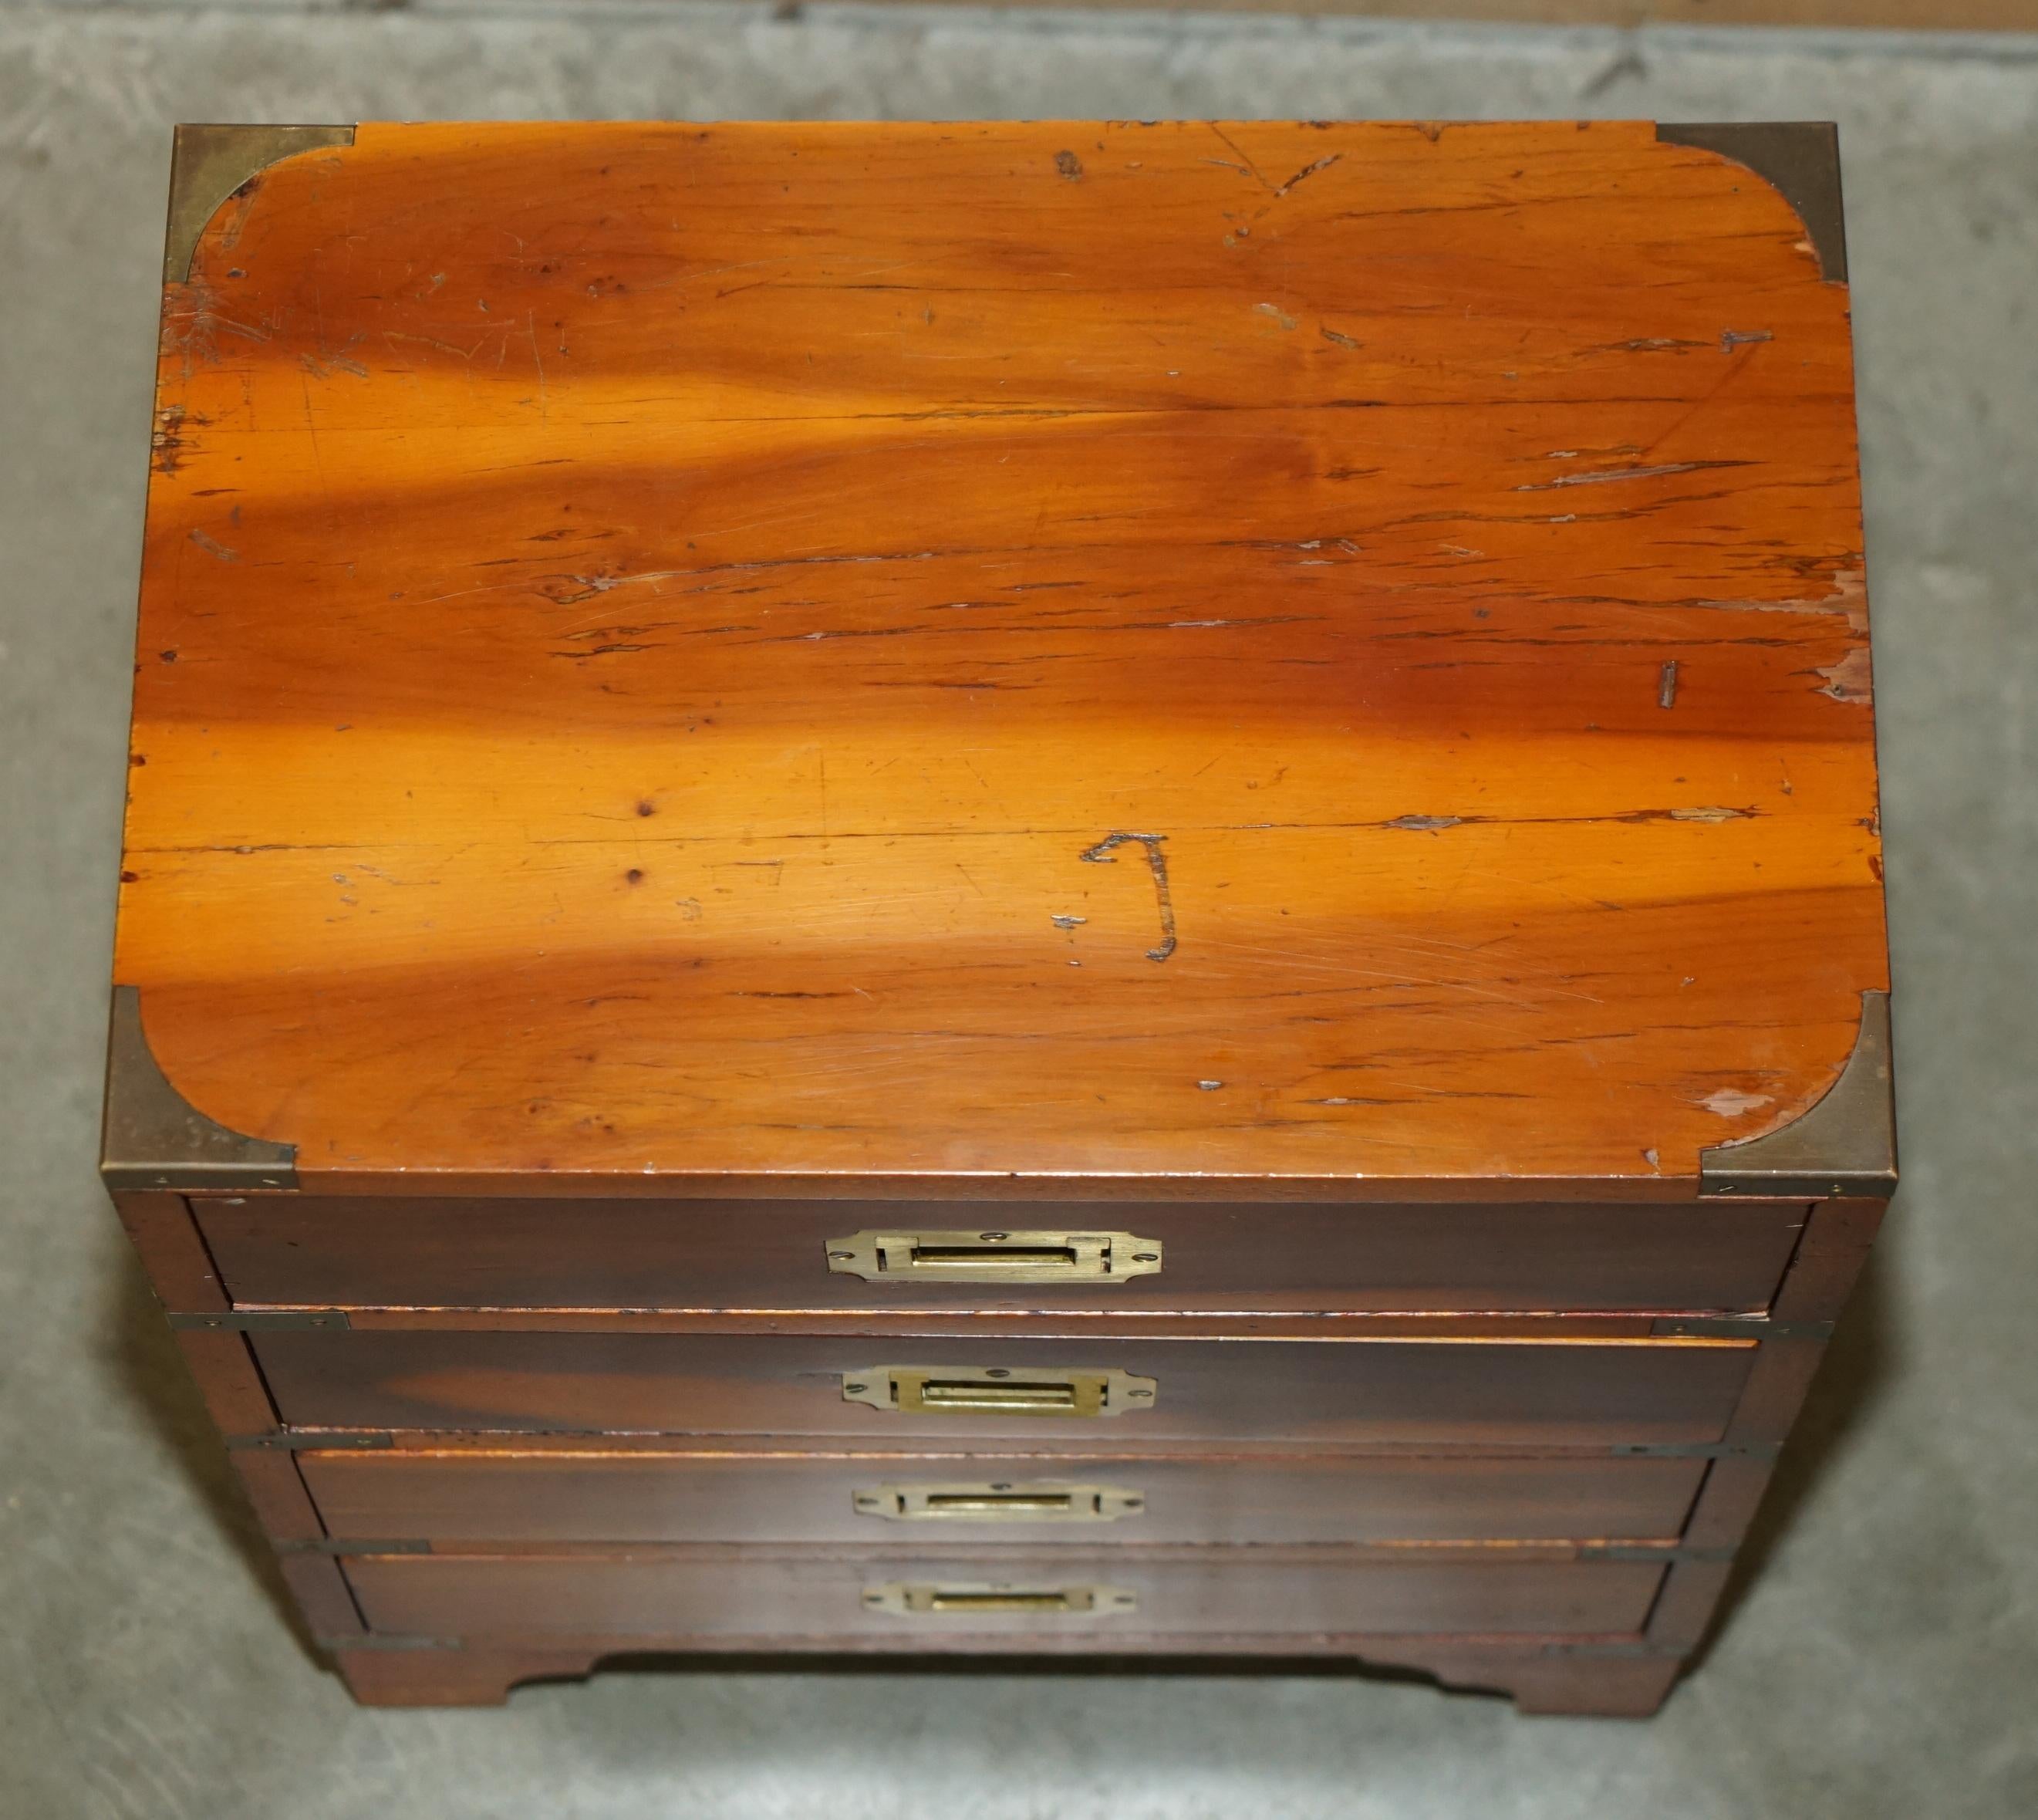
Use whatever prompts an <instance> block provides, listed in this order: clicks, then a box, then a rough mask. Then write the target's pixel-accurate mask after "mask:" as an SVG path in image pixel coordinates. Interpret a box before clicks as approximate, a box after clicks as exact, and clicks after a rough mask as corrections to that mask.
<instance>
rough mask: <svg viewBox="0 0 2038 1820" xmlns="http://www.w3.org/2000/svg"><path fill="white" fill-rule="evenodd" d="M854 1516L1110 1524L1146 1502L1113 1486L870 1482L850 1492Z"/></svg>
mask: <svg viewBox="0 0 2038 1820" xmlns="http://www.w3.org/2000/svg"><path fill="white" fill-rule="evenodd" d="M855 1502H856V1509H857V1513H858V1515H861V1516H866V1517H885V1518H888V1519H890V1520H892V1522H943V1521H945V1522H975V1523H996V1522H1028V1523H1039V1522H1049V1523H1110V1522H1116V1521H1117V1520H1118V1519H1119V1518H1120V1517H1131V1516H1137V1515H1138V1514H1139V1512H1140V1511H1143V1510H1144V1509H1146V1499H1145V1498H1144V1497H1143V1496H1142V1495H1141V1494H1140V1493H1138V1492H1127V1491H1123V1490H1121V1489H1120V1488H1119V1487H1117V1486H1116V1485H1065V1484H1013V1483H1011V1482H1010V1481H997V1482H994V1483H992V1484H959V1485H872V1486H870V1487H869V1488H868V1489H866V1490H864V1491H860V1492H857V1493H856V1495H855Z"/></svg>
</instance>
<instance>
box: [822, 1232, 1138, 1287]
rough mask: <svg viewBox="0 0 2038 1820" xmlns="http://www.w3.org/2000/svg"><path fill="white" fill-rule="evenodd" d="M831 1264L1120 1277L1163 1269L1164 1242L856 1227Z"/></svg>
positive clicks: (841, 1271) (901, 1270)
mask: <svg viewBox="0 0 2038 1820" xmlns="http://www.w3.org/2000/svg"><path fill="white" fill-rule="evenodd" d="M828 1268H829V1269H830V1270H831V1271H833V1272H835V1273H836V1274H837V1275H838V1276H860V1277H862V1279H863V1280H864V1281H865V1282H866V1283H896V1282H915V1283H1122V1282H1123V1281H1124V1280H1126V1279H1127V1277H1132V1276H1153V1274H1154V1273H1155V1272H1157V1271H1158V1270H1159V1269H1160V1268H1161V1242H1160V1241H1159V1240H1158V1239H1157V1238H1138V1237H1136V1236H1135V1235H1134V1234H1131V1233H1129V1232H1070V1231H1068V1230H1066V1229H1063V1228H1053V1229H1040V1230H1028V1231H1025V1232H960V1231H957V1232H892V1231H884V1232H878V1231H864V1232H852V1233H850V1234H849V1235H848V1236H847V1238H831V1239H830V1240H829V1241H828Z"/></svg>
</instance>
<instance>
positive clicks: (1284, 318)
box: [1252, 303, 1297, 328]
mask: <svg viewBox="0 0 2038 1820" xmlns="http://www.w3.org/2000/svg"><path fill="white" fill-rule="evenodd" d="M1252 307H1253V308H1254V309H1256V310H1257V311H1258V312H1259V313H1260V314H1261V315H1262V316H1271V317H1273V319H1274V320H1275V321H1276V322H1278V323H1279V324H1280V325H1281V326H1282V328H1295V327H1296V326H1297V324H1296V321H1295V319H1294V317H1292V316H1290V314H1289V313H1287V311H1286V310H1285V309H1282V307H1281V306H1280V305H1278V303H1256V304H1255V305H1253V306H1252Z"/></svg>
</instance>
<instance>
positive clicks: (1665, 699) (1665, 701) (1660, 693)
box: [1656, 658, 1677, 707]
mask: <svg viewBox="0 0 2038 1820" xmlns="http://www.w3.org/2000/svg"><path fill="white" fill-rule="evenodd" d="M1656 705H1657V707H1676V705H1677V660H1676V658H1671V660H1670V661H1669V662H1668V663H1666V664H1665V665H1664V666H1663V669H1662V673H1661V676H1660V677H1658V679H1657V684H1656Z"/></svg>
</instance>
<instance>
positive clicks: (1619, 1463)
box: [297, 1446, 1707, 1549]
mask: <svg viewBox="0 0 2038 1820" xmlns="http://www.w3.org/2000/svg"><path fill="white" fill-rule="evenodd" d="M297 1468H298V1469H299V1470H300V1471H301V1473H303V1475H304V1482H305V1484H307V1485H309V1488H310V1489H311V1493H312V1496H313V1497H314V1498H315V1499H316V1500H317V1505H318V1510H319V1512H320V1515H321V1517H322V1519H323V1520H324V1526H325V1528H326V1530H328V1531H329V1532H330V1533H331V1534H332V1535H334V1536H336V1537H340V1538H361V1539H367V1538H379V1539H388V1538H399V1537H407V1536H420V1537H430V1538H434V1541H437V1542H439V1543H441V1544H444V1543H459V1542H496V1543H502V1542H527V1541H538V1542H552V1541H569V1542H639V1541H650V1542H754V1543H791V1542H816V1543H835V1544H839V1543H862V1544H880V1543H884V1542H886V1541H903V1540H905V1539H907V1538H911V1539H914V1540H921V1539H924V1540H926V1541H932V1542H937V1543H940V1542H947V1541H953V1539H954V1538H956V1537H958V1536H960V1537H963V1538H970V1539H980V1540H982V1541H985V1542H987V1543H990V1544H994V1545H1004V1544H1006V1543H1008V1542H1010V1543H1024V1542H1030V1543H1036V1544H1040V1543H1066V1544H1067V1545H1069V1546H1070V1547H1072V1548H1078V1549H1079V1548H1082V1547H1085V1546H1087V1547H1089V1548H1091V1549H1096V1548H1097V1547H1098V1546H1100V1545H1116V1544H1117V1543H1119V1542H1124V1543H1129V1544H1135V1545H1138V1544H1147V1543H1159V1542H1209V1543H1214V1544H1226V1543H1252V1544H1260V1545H1271V1544H1293V1543H1323V1542H1378V1541H1430V1542H1434V1541H1510V1540H1516V1539H1525V1540H1530V1541H1569V1540H1575V1539H1578V1538H1600V1539H1604V1540H1606V1541H1623V1542H1638V1541H1674V1540H1675V1539H1676V1538H1677V1536H1678V1535H1679V1534H1680V1532H1681V1530H1683V1528H1684V1517H1685V1513H1686V1512H1687V1511H1688V1510H1689V1509H1690V1508H1691V1501H1692V1499H1693V1497H1694V1496H1695V1495H1696V1493H1697V1491H1698V1488H1699V1482H1700V1481H1701V1480H1702V1479H1703V1477H1705V1474H1706V1468H1707V1462H1705V1461H1703V1460H1698V1459H1628V1460H1608V1459H1598V1460H1593V1459H1578V1458H1570V1459H1521V1458H1501V1459H1493V1458H1422V1459H1392V1458H1373V1459H1369V1460H1364V1461H1358V1460H1354V1459H1351V1458H1300V1459H1297V1458H1279V1457H1274V1458H1268V1457H1266V1456H1257V1457H1256V1456H1249V1455H1248V1456H1223V1455H1218V1456H1214V1457H1212V1456H1191V1457H1188V1458H1166V1457H1161V1458H1155V1457H1153V1456H1151V1455H1141V1454H1128V1455H1123V1456H1115V1455H1110V1454H1082V1455H1076V1456H1070V1457H1059V1456H1055V1455H1053V1454H1039V1453H1024V1454H1022V1453H1012V1454H987V1453H974V1454H893V1455H868V1454H866V1455H862V1456H860V1457H858V1458H848V1459H845V1458H840V1457H836V1456H829V1455H823V1454H814V1455H807V1456H798V1455H794V1456H788V1455H786V1454H782V1453H779V1454H750V1455H741V1454H734V1455H732V1454H688V1453H681V1452H665V1453H651V1452H635V1451H632V1452H617V1451H613V1450H592V1451H586V1452H579V1453H565V1452H545V1453H531V1452H517V1451H513V1450H506V1449H502V1448H500V1447H499V1446H498V1448H497V1449H496V1450H491V1451H481V1450H478V1449H477V1450H472V1451H460V1452H438V1453H430V1454H426V1453H411V1452H403V1453H398V1452H393V1451H392V1452H388V1453H381V1452H369V1451H364V1450H358V1449H342V1450H334V1451H329V1452H318V1451H310V1452H305V1453H301V1454H298V1455H297ZM892 1484H907V1485H912V1484H936V1485H941V1486H953V1485H969V1484H974V1485H978V1486H989V1485H994V1484H1011V1485H1017V1486H1019V1487H1021V1488H1034V1487H1040V1486H1048V1485H1058V1484H1059V1485H1094V1484H1108V1485H1112V1486H1119V1487H1123V1488H1127V1489H1129V1490H1131V1491H1134V1492H1137V1493H1138V1496H1140V1498H1141V1499H1142V1506H1141V1508H1140V1509H1139V1511H1138V1513H1137V1514H1136V1515H1126V1516H1123V1517H1120V1518H1119V1519H1116V1520H1115V1521H1114V1522H1111V1523H1109V1524H1102V1523H1097V1522H1066V1521H1060V1520H1056V1519H1040V1520H1035V1521H1030V1522H1028V1521H1023V1520H1019V1519H1013V1518H1012V1517H1010V1516H999V1517H998V1518H997V1519H994V1520H993V1521H981V1520H978V1521H972V1520H966V1519H965V1520H956V1519H948V1518H940V1519H915V1520H911V1521H902V1520H899V1519H889V1518H885V1517H883V1516H880V1515H874V1514H866V1513H865V1512H864V1511H861V1510H859V1509H858V1506H857V1503H856V1501H855V1500H856V1498H857V1496H858V1493H859V1492H868V1491H869V1489H870V1488H873V1487H877V1486H882V1485H892Z"/></svg>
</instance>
